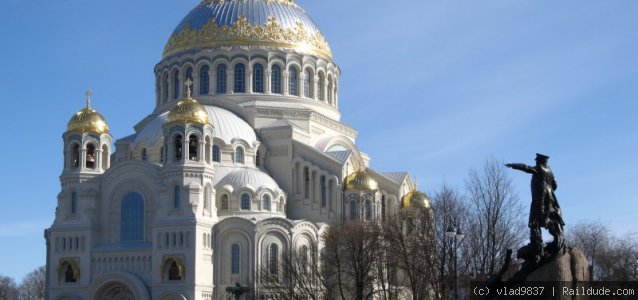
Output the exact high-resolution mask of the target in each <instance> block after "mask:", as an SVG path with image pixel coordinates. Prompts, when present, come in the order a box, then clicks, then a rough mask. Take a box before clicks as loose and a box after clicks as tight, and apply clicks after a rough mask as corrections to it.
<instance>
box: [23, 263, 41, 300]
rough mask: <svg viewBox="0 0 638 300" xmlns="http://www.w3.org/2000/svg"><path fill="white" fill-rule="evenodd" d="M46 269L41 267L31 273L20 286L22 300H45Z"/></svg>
mask: <svg viewBox="0 0 638 300" xmlns="http://www.w3.org/2000/svg"><path fill="white" fill-rule="evenodd" d="M44 286H45V268H44V266H42V267H39V268H37V269H35V270H33V271H31V273H29V274H28V275H27V276H26V277H25V278H24V279H23V280H22V283H21V284H20V299H22V300H40V299H44Z"/></svg>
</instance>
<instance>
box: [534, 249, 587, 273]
mask: <svg viewBox="0 0 638 300" xmlns="http://www.w3.org/2000/svg"><path fill="white" fill-rule="evenodd" d="M588 265H589V263H588V262H587V258H585V254H583V252H582V251H581V250H580V249H577V248H571V247H567V249H566V250H565V252H564V253H563V254H559V255H557V256H556V257H555V258H554V259H553V260H551V261H549V262H547V263H546V264H544V265H542V266H540V267H539V268H538V269H536V270H534V271H533V272H531V273H530V274H528V275H527V277H525V281H556V282H558V281H561V282H583V281H589V280H590V274H589V268H588Z"/></svg>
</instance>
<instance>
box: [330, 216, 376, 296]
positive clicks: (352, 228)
mask: <svg viewBox="0 0 638 300" xmlns="http://www.w3.org/2000/svg"><path fill="white" fill-rule="evenodd" d="M323 239H324V244H325V246H324V249H323V252H322V262H323V264H324V265H323V267H324V269H323V274H324V276H325V278H326V281H327V282H328V285H333V286H334V288H335V290H336V291H335V293H336V295H334V296H335V297H334V298H340V299H356V300H367V299H372V298H373V297H374V296H375V293H376V292H377V290H376V288H375V286H376V283H377V281H376V280H377V276H376V274H377V273H376V272H375V271H377V270H378V268H377V263H378V251H379V250H380V249H381V246H382V232H381V230H380V227H379V225H378V224H377V223H375V222H360V221H352V222H347V223H344V224H343V225H341V226H336V225H333V226H330V227H329V228H328V229H327V230H326V232H325V233H324V236H323Z"/></svg>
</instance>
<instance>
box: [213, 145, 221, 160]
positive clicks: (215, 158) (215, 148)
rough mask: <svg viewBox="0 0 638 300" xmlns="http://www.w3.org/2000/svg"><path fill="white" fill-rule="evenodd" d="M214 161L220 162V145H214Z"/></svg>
mask: <svg viewBox="0 0 638 300" xmlns="http://www.w3.org/2000/svg"><path fill="white" fill-rule="evenodd" d="M213 161H216V162H219V161H220V157H219V146H217V145H213Z"/></svg>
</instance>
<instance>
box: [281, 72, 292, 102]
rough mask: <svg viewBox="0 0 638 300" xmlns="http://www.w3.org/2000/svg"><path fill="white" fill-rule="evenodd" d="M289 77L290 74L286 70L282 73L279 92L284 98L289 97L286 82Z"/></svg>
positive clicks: (288, 84) (288, 86)
mask: <svg viewBox="0 0 638 300" xmlns="http://www.w3.org/2000/svg"><path fill="white" fill-rule="evenodd" d="M289 76H290V72H288V70H285V71H283V72H282V75H281V91H282V93H283V94H284V95H285V96H288V95H290V91H289V88H290V83H289V82H288V77H289Z"/></svg>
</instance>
